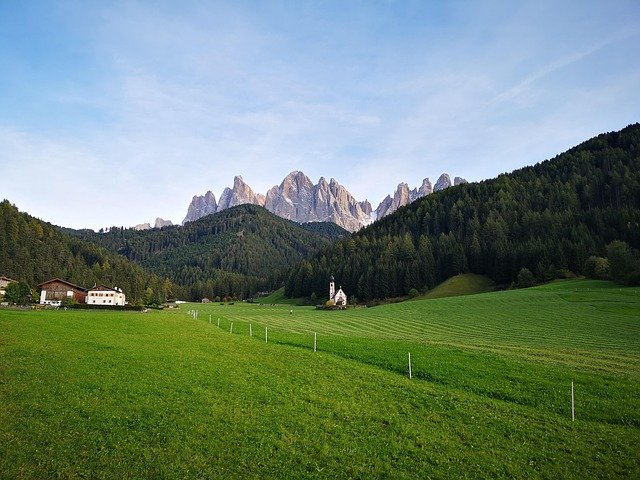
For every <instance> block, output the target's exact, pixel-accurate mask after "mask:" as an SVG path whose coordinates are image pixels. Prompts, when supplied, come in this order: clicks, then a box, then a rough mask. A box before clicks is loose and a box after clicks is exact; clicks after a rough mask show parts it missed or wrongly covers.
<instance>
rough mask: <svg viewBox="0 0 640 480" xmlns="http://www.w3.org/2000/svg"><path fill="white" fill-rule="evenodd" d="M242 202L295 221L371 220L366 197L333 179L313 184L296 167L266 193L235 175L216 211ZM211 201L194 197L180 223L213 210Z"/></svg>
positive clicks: (349, 225)
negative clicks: (257, 191) (359, 198)
mask: <svg viewBox="0 0 640 480" xmlns="http://www.w3.org/2000/svg"><path fill="white" fill-rule="evenodd" d="M209 193H210V192H208V193H207V195H208V194H209ZM205 197H206V195H205ZM214 201H215V199H214ZM245 203H253V204H256V205H260V206H263V207H265V208H266V209H267V210H269V211H270V212H271V213H274V214H275V215H278V216H279V217H282V218H286V219H289V220H293V221H294V222H299V223H303V222H334V223H336V224H338V225H340V226H341V227H343V228H345V229H346V230H349V231H351V232H355V231H356V230H359V229H360V228H362V227H363V226H364V225H368V224H369V223H371V221H372V220H371V216H370V214H371V210H372V209H371V204H370V203H369V202H368V201H364V202H358V201H357V200H356V199H355V198H353V196H352V195H351V194H350V193H349V192H348V191H347V190H346V189H345V188H344V187H343V186H342V185H340V184H339V183H338V182H337V181H336V180H335V179H331V181H330V182H328V183H327V181H326V180H325V179H324V178H320V180H319V181H318V183H317V185H314V184H313V182H312V181H311V180H310V179H309V177H307V176H306V175H305V174H304V173H302V172H299V171H295V172H291V173H290V174H289V175H287V176H286V177H285V179H284V180H283V181H282V183H281V184H280V185H276V186H274V187H272V188H271V189H269V191H268V192H267V194H266V195H259V194H255V193H254V192H253V190H251V188H250V187H249V186H248V185H247V184H246V183H244V181H243V180H242V177H235V179H234V181H233V188H225V189H224V191H223V192H222V195H221V196H220V201H219V202H218V204H217V208H216V210H215V211H217V212H221V211H222V210H225V209H227V208H230V207H233V206H236V205H241V204H245ZM212 205H213V202H211V201H210V200H207V199H206V198H203V197H199V196H195V197H193V200H192V201H191V204H190V205H189V209H188V211H187V216H186V217H185V219H184V221H183V222H182V223H183V224H184V223H186V222H191V221H193V220H197V219H198V218H200V217H202V216H204V215H207V214H208V213H212V212H211V210H212V208H213V207H212ZM205 212H206V213H205Z"/></svg>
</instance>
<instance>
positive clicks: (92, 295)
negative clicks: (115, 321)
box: [87, 285, 126, 306]
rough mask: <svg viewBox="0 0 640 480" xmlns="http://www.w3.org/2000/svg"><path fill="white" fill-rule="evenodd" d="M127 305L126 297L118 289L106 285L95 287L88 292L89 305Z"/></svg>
mask: <svg viewBox="0 0 640 480" xmlns="http://www.w3.org/2000/svg"><path fill="white" fill-rule="evenodd" d="M125 304H126V299H125V295H124V293H123V292H122V289H120V288H118V287H114V288H109V287H105V286H104V285H94V287H93V288H90V289H89V292H87V305H120V306H124V305H125Z"/></svg>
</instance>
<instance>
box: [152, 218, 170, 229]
mask: <svg viewBox="0 0 640 480" xmlns="http://www.w3.org/2000/svg"><path fill="white" fill-rule="evenodd" d="M171 225H173V222H172V221H171V220H164V219H162V218H160V217H158V218H156V223H155V225H154V228H162V227H170V226H171Z"/></svg>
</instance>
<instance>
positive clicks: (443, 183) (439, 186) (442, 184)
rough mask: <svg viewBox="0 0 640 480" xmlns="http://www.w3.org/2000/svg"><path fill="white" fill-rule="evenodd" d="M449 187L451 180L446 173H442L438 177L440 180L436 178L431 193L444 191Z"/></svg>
mask: <svg viewBox="0 0 640 480" xmlns="http://www.w3.org/2000/svg"><path fill="white" fill-rule="evenodd" d="M451 185H452V183H451V178H450V177H449V175H448V174H447V173H443V174H442V175H440V178H438V181H437V182H436V185H435V187H433V191H434V192H438V191H440V190H444V189H445V188H449V187H450V186H451Z"/></svg>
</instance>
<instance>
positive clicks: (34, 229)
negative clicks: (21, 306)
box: [0, 200, 174, 303]
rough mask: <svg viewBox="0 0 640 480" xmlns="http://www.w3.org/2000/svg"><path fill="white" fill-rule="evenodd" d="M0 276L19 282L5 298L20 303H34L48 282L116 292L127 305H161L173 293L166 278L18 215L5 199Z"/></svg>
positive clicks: (1, 210) (1, 208) (1, 207)
mask: <svg viewBox="0 0 640 480" xmlns="http://www.w3.org/2000/svg"><path fill="white" fill-rule="evenodd" d="M0 274H2V275H6V276H7V277H9V278H12V279H15V280H16V281H17V282H18V285H19V288H17V289H16V287H11V288H10V289H9V296H10V298H13V296H14V295H18V299H19V300H21V301H22V300H24V299H26V298H27V296H28V295H31V296H32V297H34V300H37V285H38V284H40V283H42V282H45V281H47V280H50V279H52V278H61V279H63V280H66V281H68V282H71V283H74V284H76V285H80V286H83V287H85V288H89V287H92V286H93V285H94V284H104V285H107V286H111V287H120V288H122V289H123V291H124V292H125V294H126V296H127V301H129V302H130V303H161V302H164V301H165V300H166V298H167V297H169V296H172V295H173V289H174V285H173V284H172V282H171V281H169V280H168V279H166V278H163V277H161V276H158V275H154V274H150V273H148V272H147V271H146V270H145V269H144V268H142V267H141V266H139V265H136V264H134V263H132V262H130V261H129V260H127V259H126V258H124V257H122V256H120V255H116V254H114V253H112V252H109V251H108V250H107V249H105V248H102V247H100V246H98V245H95V244H93V243H91V242H88V241H85V240H82V239H81V238H77V237H72V236H69V235H67V234H65V233H63V232H61V231H60V229H59V228H58V227H56V226H54V225H51V224H50V223H47V222H43V221H41V220H38V219H37V218H34V217H32V216H30V215H28V214H27V213H23V212H20V211H18V209H17V208H16V207H15V206H14V205H12V204H11V203H10V202H9V201H8V200H4V201H2V202H0ZM10 285H11V284H10ZM16 303H19V302H16Z"/></svg>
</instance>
